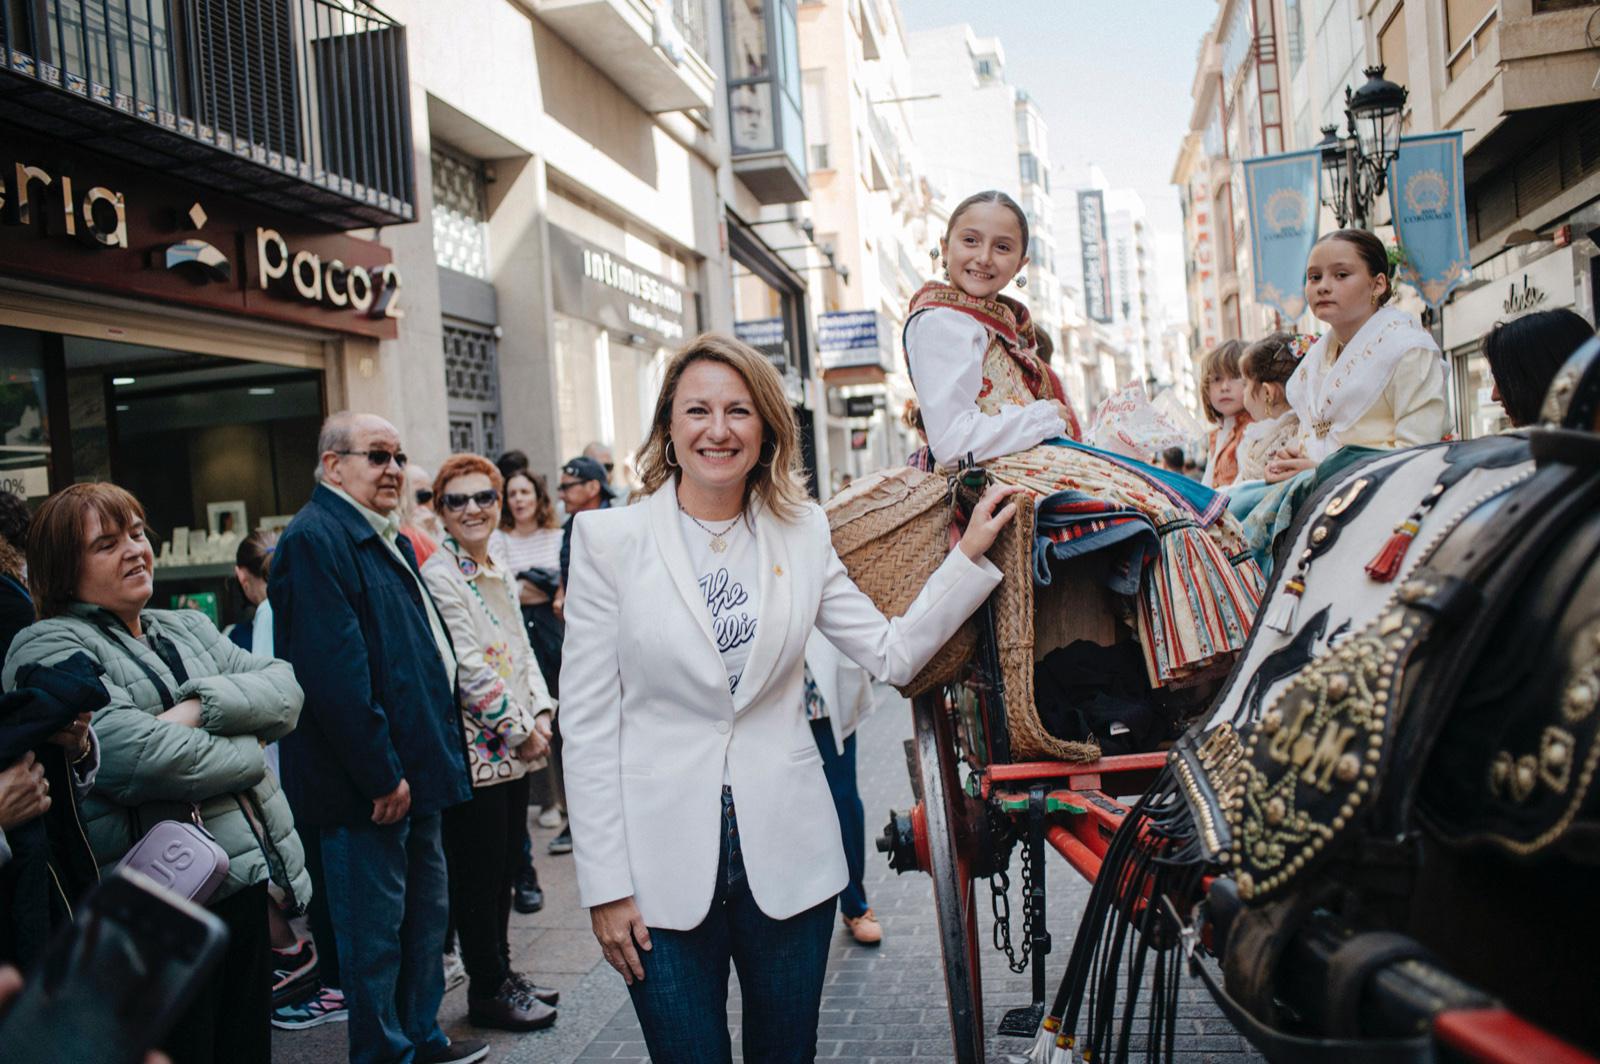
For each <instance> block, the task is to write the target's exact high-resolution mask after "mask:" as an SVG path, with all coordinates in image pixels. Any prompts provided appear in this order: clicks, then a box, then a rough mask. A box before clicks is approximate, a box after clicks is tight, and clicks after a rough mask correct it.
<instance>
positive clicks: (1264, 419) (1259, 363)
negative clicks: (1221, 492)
mask: <svg viewBox="0 0 1600 1064" xmlns="http://www.w3.org/2000/svg"><path fill="white" fill-rule="evenodd" d="M1314 342H1315V341H1314V340H1313V339H1312V338H1311V337H1309V336H1301V335H1297V334H1295V333H1287V332H1274V333H1268V334H1267V335H1266V336H1264V337H1262V338H1261V339H1260V340H1257V341H1256V342H1255V343H1253V344H1251V345H1250V346H1249V347H1247V348H1245V350H1244V354H1243V355H1242V356H1241V357H1240V359H1239V372H1240V375H1241V376H1242V377H1243V378H1244V408H1245V412H1246V413H1248V414H1249V415H1250V424H1249V425H1248V426H1247V427H1246V428H1245V430H1244V439H1243V440H1241V441H1240V443H1239V477H1238V479H1237V480H1236V481H1235V484H1236V485H1238V484H1245V483H1248V482H1250V481H1258V480H1263V481H1264V480H1267V479H1268V478H1267V462H1268V461H1269V460H1270V459H1272V458H1275V457H1277V455H1278V453H1279V452H1280V451H1284V450H1286V449H1289V448H1291V447H1292V448H1294V449H1295V450H1296V451H1298V449H1299V444H1300V435H1301V427H1300V418H1299V415H1297V414H1296V413H1295V412H1294V408H1293V407H1292V406H1290V405H1289V401H1288V400H1287V399H1285V398H1284V394H1283V389H1284V386H1285V385H1286V384H1288V382H1289V378H1290V377H1292V376H1294V371H1295V370H1296V369H1297V368H1299V366H1300V358H1301V356H1302V355H1303V354H1304V353H1305V352H1306V350H1307V349H1308V348H1309V347H1310V346H1311V344H1312V343H1314Z"/></svg>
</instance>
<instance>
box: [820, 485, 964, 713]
mask: <svg viewBox="0 0 1600 1064" xmlns="http://www.w3.org/2000/svg"><path fill="white" fill-rule="evenodd" d="M827 511H828V524H829V526H830V528H831V529H832V531H833V547H834V550H836V551H838V553H839V558H840V560H842V561H843V562H844V567H845V570H846V571H847V572H849V574H850V579H852V580H854V581H855V582H856V586H857V587H859V588H860V589H861V590H862V591H864V592H866V595H867V597H868V598H870V599H871V600H872V602H873V604H874V605H875V606H877V607H878V609H879V610H881V611H882V612H883V615H884V616H885V617H899V616H902V615H903V614H904V613H905V612H906V610H908V609H910V608H911V603H912V602H913V601H914V600H915V599H916V597H917V593H918V592H919V591H921V590H922V586H923V585H924V584H926V583H927V582H928V578H929V577H930V576H932V575H933V572H934V570H935V569H937V568H939V565H940V564H941V563H942V562H943V561H944V558H945V555H946V554H948V553H949V552H950V544H951V535H952V534H951V528H950V489H949V487H948V485H947V483H946V481H945V478H944V477H942V476H937V475H935V474H932V473H924V472H922V471H921V470H917V469H911V468H900V469H889V470H884V471H883V472H880V473H875V474H873V475H872V476H869V477H863V478H862V479H861V480H859V481H857V482H856V483H854V484H852V485H851V486H850V487H849V488H847V489H845V490H844V491H842V492H840V493H839V494H838V495H835V496H834V497H833V498H832V499H830V500H829V501H828V505H827ZM977 645H978V637H977V631H976V629H975V628H974V626H973V624H972V623H971V622H970V621H969V622H968V623H966V624H964V625H962V626H961V629H960V631H958V632H956V634H955V635H954V636H952V637H951V639H950V641H949V642H948V643H946V644H945V645H944V646H943V647H942V648H940V650H939V652H938V653H936V654H935V655H934V656H933V658H932V660H930V661H929V662H928V664H926V665H924V666H923V667H922V671H921V672H919V673H917V675H916V677H915V678H914V679H913V680H912V681H911V682H910V683H908V684H906V685H905V686H903V687H901V688H900V689H899V690H900V693H901V694H903V695H905V696H906V697H907V698H914V697H916V696H917V695H919V694H921V693H923V692H924V691H927V690H929V689H931V688H934V687H938V686H939V685H940V684H946V683H950V682H952V681H954V680H956V679H958V678H960V676H961V671H962V669H963V668H964V667H965V666H966V664H967V662H968V661H970V660H971V659H972V652H973V651H974V650H975V649H976V648H977Z"/></svg>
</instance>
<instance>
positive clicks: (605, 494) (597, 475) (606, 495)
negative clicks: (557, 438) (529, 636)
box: [556, 454, 617, 614]
mask: <svg viewBox="0 0 1600 1064" xmlns="http://www.w3.org/2000/svg"><path fill="white" fill-rule="evenodd" d="M556 493H557V494H559V495H560V496H561V505H562V508H563V509H565V510H566V511H567V521H566V524H564V525H562V526H561V592H560V594H558V595H556V613H557V614H559V613H560V612H561V606H562V602H563V600H565V598H566V591H567V569H568V567H569V566H570V565H571V564H572V518H573V515H575V514H581V513H583V512H584V511H585V510H604V509H606V508H607V507H609V506H610V505H611V500H613V499H615V498H616V497H617V493H616V491H615V489H613V488H612V487H611V480H610V478H609V477H607V476H606V467H605V466H603V465H601V464H600V463H599V462H598V461H597V460H595V459H593V458H590V457H589V456H588V455H586V454H580V455H579V456H578V457H576V458H574V459H572V460H571V461H569V462H568V463H567V464H566V465H564V466H562V467H561V480H560V481H559V482H557V484H556Z"/></svg>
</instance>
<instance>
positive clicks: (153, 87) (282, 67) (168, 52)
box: [0, 0, 416, 229]
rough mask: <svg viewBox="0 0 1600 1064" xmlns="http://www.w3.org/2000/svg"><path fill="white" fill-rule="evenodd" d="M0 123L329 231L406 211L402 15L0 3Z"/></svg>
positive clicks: (225, 3)
mask: <svg viewBox="0 0 1600 1064" xmlns="http://www.w3.org/2000/svg"><path fill="white" fill-rule="evenodd" d="M0 120H4V121H7V122H10V123H12V124H14V125H17V126H21V127H25V128H27V129H28V130H30V131H33V132H35V133H38V134H42V135H44V136H47V137H51V138H55V139H59V140H63V141H71V142H74V143H81V144H88V145H92V146H93V147H94V148H95V149H96V150H98V151H100V152H102V153H104V154H106V155H110V156H113V157H116V158H120V159H124V160H126V161H128V162H131V163H135V164H138V165H142V166H146V167H149V168H151V169H154V170H159V171H162V172H164V173H168V174H171V175H173V176H174V177H178V178H181V179H184V180H188V181H192V182H194V183H195V184H198V185H203V186H207V187H210V188H214V189H217V190H219V191H221V192H225V193H228V194H230V195H234V196H238V197H240V198H242V199H246V200H251V201H254V202H257V203H260V204H263V205H265V206H268V207H271V208H273V209H275V210H279V211H285V212H290V213H293V214H295V215H298V216H300V217H303V218H308V219H312V220H314V221H316V222H317V223H320V224H323V225H327V226H329V227H330V228H334V229H362V228H366V227H369V226H375V225H389V224H393V223H397V222H407V221H411V220H412V219H413V218H414V217H415V216H416V211H415V207H414V202H415V194H414V189H415V174H414V172H413V164H412V155H411V105H410V79H409V75H408V74H407V71H406V40H405V28H404V27H403V26H400V25H399V24H397V23H395V22H394V21H393V20H392V19H390V18H389V17H388V16H386V15H384V14H383V13H382V12H380V11H378V10H377V9H376V8H373V7H370V6H368V5H367V4H366V3H364V2H362V0H52V2H50V3H48V4H46V3H31V2H30V3H0Z"/></svg>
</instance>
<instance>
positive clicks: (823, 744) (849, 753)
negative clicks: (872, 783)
mask: <svg viewBox="0 0 1600 1064" xmlns="http://www.w3.org/2000/svg"><path fill="white" fill-rule="evenodd" d="M811 734H812V737H813V738H815V739H816V740H817V750H818V752H820V753H821V754H822V771H823V774H824V775H826V776H827V777H828V790H829V791H831V792H833V808H834V811H835V812H837V813H838V814H839V834H840V835H842V836H844V863H845V864H846V865H847V866H848V867H849V869H850V883H849V885H848V886H846V887H845V888H844V890H843V891H841V892H840V894H839V911H840V912H842V913H843V914H844V915H846V916H848V917H850V919H852V920H854V919H855V918H856V917H858V916H860V915H862V914H863V913H865V912H866V911H867V890H866V888H865V887H863V886H862V885H861V877H862V876H863V875H865V874H866V871H867V826H866V824H867V815H866V811H865V810H863V809H862V808H861V792H860V791H859V790H857V789H856V737H855V736H854V735H852V736H850V737H849V738H847V739H846V740H845V741H844V753H842V754H841V753H838V752H837V750H836V748H835V747H834V745H833V725H831V724H829V723H828V718H826V717H824V718H822V719H821V720H814V721H812V722H811Z"/></svg>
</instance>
